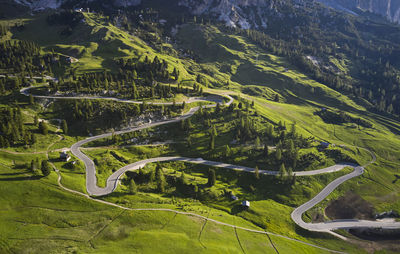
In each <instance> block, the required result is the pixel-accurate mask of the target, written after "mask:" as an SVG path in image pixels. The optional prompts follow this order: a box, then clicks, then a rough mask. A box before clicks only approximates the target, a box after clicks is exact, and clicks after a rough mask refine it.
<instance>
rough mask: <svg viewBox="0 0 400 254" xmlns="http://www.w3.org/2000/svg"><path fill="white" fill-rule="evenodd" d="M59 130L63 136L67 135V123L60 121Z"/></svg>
mask: <svg viewBox="0 0 400 254" xmlns="http://www.w3.org/2000/svg"><path fill="white" fill-rule="evenodd" d="M61 128H62V130H63V133H64V134H68V125H67V121H65V120H62V123H61Z"/></svg>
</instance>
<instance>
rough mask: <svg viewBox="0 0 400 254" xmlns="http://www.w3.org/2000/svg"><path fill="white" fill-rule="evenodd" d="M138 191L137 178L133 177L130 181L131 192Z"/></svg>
mask: <svg viewBox="0 0 400 254" xmlns="http://www.w3.org/2000/svg"><path fill="white" fill-rule="evenodd" d="M136 192H137V186H136V183H135V180H133V178H132V179H131V180H130V181H129V193H130V194H136Z"/></svg>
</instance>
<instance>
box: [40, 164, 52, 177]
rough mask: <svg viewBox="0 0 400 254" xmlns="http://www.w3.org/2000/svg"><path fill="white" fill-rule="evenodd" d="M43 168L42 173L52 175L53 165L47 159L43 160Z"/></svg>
mask: <svg viewBox="0 0 400 254" xmlns="http://www.w3.org/2000/svg"><path fill="white" fill-rule="evenodd" d="M41 170H42V174H43V175H44V176H48V175H50V172H51V167H50V164H49V162H48V161H47V160H44V161H42V167H41Z"/></svg>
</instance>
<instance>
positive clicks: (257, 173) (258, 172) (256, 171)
mask: <svg viewBox="0 0 400 254" xmlns="http://www.w3.org/2000/svg"><path fill="white" fill-rule="evenodd" d="M254 175H255V176H256V179H257V180H258V179H260V171H259V169H258V166H256V168H255V169H254Z"/></svg>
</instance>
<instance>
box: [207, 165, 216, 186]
mask: <svg viewBox="0 0 400 254" xmlns="http://www.w3.org/2000/svg"><path fill="white" fill-rule="evenodd" d="M215 182H216V176H215V170H214V169H210V170H208V182H207V184H208V186H210V187H212V186H214V185H215Z"/></svg>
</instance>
